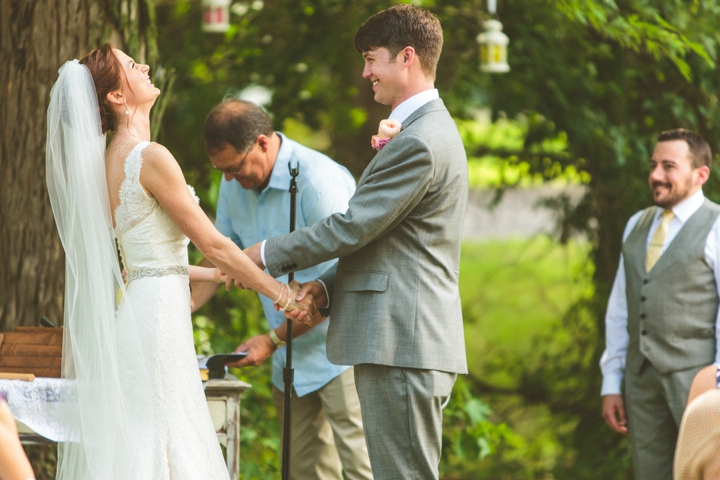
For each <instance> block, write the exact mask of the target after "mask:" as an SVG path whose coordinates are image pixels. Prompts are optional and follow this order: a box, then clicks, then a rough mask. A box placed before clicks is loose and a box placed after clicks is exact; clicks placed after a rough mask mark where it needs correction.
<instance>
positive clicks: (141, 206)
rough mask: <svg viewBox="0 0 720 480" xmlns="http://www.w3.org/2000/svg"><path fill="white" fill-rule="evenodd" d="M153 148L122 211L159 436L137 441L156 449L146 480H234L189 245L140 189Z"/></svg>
mask: <svg viewBox="0 0 720 480" xmlns="http://www.w3.org/2000/svg"><path fill="white" fill-rule="evenodd" d="M149 144H150V142H141V143H139V144H138V145H136V146H135V148H134V149H133V150H132V151H131V152H130V154H129V155H128V157H127V159H126V161H125V180H124V181H123V184H122V186H121V187H120V205H118V207H117V209H116V210H115V221H116V227H115V236H116V238H117V241H118V245H119V248H120V254H121V257H122V262H123V265H124V267H125V269H126V270H127V281H128V284H127V288H126V295H127V296H128V299H129V300H130V302H129V303H130V305H131V306H132V307H131V308H132V309H133V312H134V314H135V317H136V318H137V319H138V332H137V333H138V336H137V338H138V339H139V341H140V343H141V344H142V352H143V356H144V359H143V362H142V363H143V364H144V365H145V368H146V369H147V372H148V374H149V380H150V385H151V389H152V391H150V392H145V393H146V394H148V395H152V400H151V401H152V404H153V405H152V408H153V411H154V419H155V420H154V424H153V430H154V431H148V432H147V438H144V439H137V441H139V442H141V443H143V444H145V446H146V447H147V449H148V452H147V453H148V455H147V456H145V458H146V463H148V465H146V466H144V467H143V470H145V471H144V472H143V474H144V475H143V476H142V479H147V480H150V479H152V480H170V479H172V480H185V479H187V480H219V479H228V478H229V475H228V471H227V469H226V467H225V463H224V460H223V457H222V452H221V450H220V445H219V443H218V440H217V435H216V433H215V430H214V428H213V424H212V421H211V419H210V413H209V411H208V407H207V403H206V401H205V395H204V392H203V389H202V383H201V380H200V373H199V370H198V364H197V359H196V356H195V347H194V343H193V331H192V324H191V321H190V290H189V283H188V271H189V269H188V254H187V245H188V242H189V240H188V238H187V237H186V236H185V235H184V234H183V233H182V232H181V231H180V229H179V228H178V227H177V226H176V225H175V224H174V223H173V222H172V220H171V219H170V218H169V217H168V215H167V214H166V213H165V211H164V210H163V209H162V207H161V206H160V205H159V203H158V202H157V200H155V199H154V198H151V197H149V196H148V195H147V194H146V193H145V191H144V190H143V187H142V186H141V185H140V180H139V179H140V170H141V169H142V162H143V157H142V152H143V150H144V149H145V148H146V147H147V146H148V145H149ZM188 188H190V189H191V191H192V192H193V195H194V191H193V190H192V187H188ZM195 198H196V200H197V197H195ZM123 377H124V378H125V380H124V381H130V382H131V383H130V384H128V385H124V387H125V388H127V389H128V390H131V389H133V388H134V385H133V384H132V379H131V378H129V377H128V376H123Z"/></svg>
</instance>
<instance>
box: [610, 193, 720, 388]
mask: <svg viewBox="0 0 720 480" xmlns="http://www.w3.org/2000/svg"><path fill="white" fill-rule="evenodd" d="M657 209H658V207H650V208H647V209H645V211H644V212H643V214H642V216H641V217H640V220H639V221H638V223H637V225H636V226H635V228H634V229H633V231H632V232H631V233H630V235H629V236H628V238H627V240H626V241H625V243H624V244H623V249H622V253H623V259H624V265H625V275H626V278H627V287H626V293H627V304H628V324H627V328H628V333H629V335H630V343H629V345H628V351H627V366H626V369H627V371H629V372H633V373H639V371H640V367H641V366H642V363H643V361H644V359H645V358H647V359H648V360H649V361H650V363H652V364H653V366H655V368H657V369H658V371H660V373H663V374H665V373H670V372H676V371H679V370H685V369H688V368H692V367H697V366H700V365H709V364H711V363H712V362H713V361H714V360H715V319H716V315H717V311H718V294H717V286H716V284H715V275H714V273H713V270H712V268H710V266H709V265H708V264H707V262H706V260H705V243H706V241H707V236H708V233H710V228H712V225H713V223H714V222H715V219H716V218H717V216H718V214H720V205H717V204H715V203H712V202H710V201H709V200H707V199H706V200H705V202H704V203H703V204H702V206H701V207H700V208H699V209H698V210H697V211H696V212H695V213H694V214H693V215H692V216H691V217H690V218H689V219H688V220H687V222H685V225H683V227H682V228H681V229H680V231H679V232H678V234H677V236H676V237H675V238H674V239H673V241H672V242H671V243H670V245H668V247H667V249H666V250H665V252H663V254H662V255H661V256H660V259H659V260H658V261H657V263H656V264H655V266H653V268H652V269H651V270H650V272H648V273H646V272H645V254H646V249H647V247H646V244H647V238H648V232H649V230H650V225H651V224H652V221H653V218H654V217H655V214H656V212H657Z"/></svg>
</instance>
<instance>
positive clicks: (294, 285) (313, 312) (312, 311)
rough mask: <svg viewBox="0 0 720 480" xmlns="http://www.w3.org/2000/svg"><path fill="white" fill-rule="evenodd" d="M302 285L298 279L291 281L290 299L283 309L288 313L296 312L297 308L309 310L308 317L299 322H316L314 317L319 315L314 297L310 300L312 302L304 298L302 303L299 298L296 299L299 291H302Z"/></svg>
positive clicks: (289, 288)
mask: <svg viewBox="0 0 720 480" xmlns="http://www.w3.org/2000/svg"><path fill="white" fill-rule="evenodd" d="M301 287H302V284H301V283H299V282H298V281H297V280H293V281H292V282H290V284H289V285H287V289H288V299H287V301H286V303H285V306H284V307H283V310H284V311H286V312H288V313H291V312H295V311H297V310H300V311H303V312H307V317H305V319H304V320H302V321H300V322H299V323H304V324H307V325H312V324H313V323H314V322H313V318H315V317H316V316H318V315H319V314H318V308H317V305H316V304H315V299H314V298H312V299H311V300H310V304H306V303H304V302H305V300H303V303H300V302H298V301H297V300H295V298H296V297H297V294H298V292H300V288H301ZM305 298H306V299H307V298H308V297H305Z"/></svg>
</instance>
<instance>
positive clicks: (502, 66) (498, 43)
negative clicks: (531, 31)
mask: <svg viewBox="0 0 720 480" xmlns="http://www.w3.org/2000/svg"><path fill="white" fill-rule="evenodd" d="M484 27H485V31H484V32H483V33H481V34H480V35H478V36H477V42H478V43H479V44H480V69H481V70H482V71H483V72H489V73H505V72H509V71H510V65H508V63H507V46H508V43H510V39H509V38H508V36H507V35H505V34H504V33H503V32H502V29H503V26H502V23H500V22H499V21H498V20H493V19H490V20H486V21H485V23H484Z"/></svg>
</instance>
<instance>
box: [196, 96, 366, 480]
mask: <svg viewBox="0 0 720 480" xmlns="http://www.w3.org/2000/svg"><path fill="white" fill-rule="evenodd" d="M203 139H204V141H205V149H206V151H207V154H208V157H209V158H210V163H211V164H212V166H213V167H214V168H216V169H218V170H221V171H222V172H223V174H224V179H223V181H222V184H221V185H220V195H219V198H218V207H217V218H216V220H215V227H217V229H218V231H220V232H221V233H223V234H224V235H226V236H228V237H229V238H230V239H232V240H233V241H234V242H235V243H236V244H237V245H238V246H239V247H240V248H243V247H247V246H250V245H253V244H254V243H255V242H258V241H260V240H262V239H263V238H266V237H267V236H273V235H281V234H283V233H286V232H287V231H288V229H289V226H290V193H289V192H288V188H289V186H290V173H289V171H288V162H291V163H292V164H293V165H299V167H300V176H299V177H298V194H297V205H298V207H297V215H296V224H297V226H298V227H305V226H308V225H312V224H314V223H315V222H317V221H319V220H321V219H322V218H324V217H326V216H328V215H330V214H332V213H335V212H344V211H345V210H346V209H347V202H348V199H349V198H350V197H351V196H352V194H353V192H354V191H355V180H354V179H353V177H352V175H351V174H350V172H348V171H347V169H346V168H345V167H343V166H341V165H339V164H337V163H335V162H334V161H332V160H331V159H330V158H328V157H327V156H325V155H323V154H322V153H320V152H316V151H314V150H311V149H309V148H306V147H304V146H302V145H300V144H299V143H297V142H294V141H293V140H291V139H289V138H287V137H286V136H285V135H283V134H282V133H280V132H276V131H274V129H273V126H272V121H271V120H270V117H268V115H267V114H266V113H265V112H264V111H263V110H262V109H261V108H260V107H258V106H257V105H255V104H253V103H250V102H246V101H242V100H230V101H226V102H224V103H222V104H220V105H218V106H217V107H215V108H214V109H213V110H212V111H211V112H210V113H209V114H208V116H207V119H206V120H205V128H204V131H203ZM204 263H205V264H207V261H205V262H204ZM335 263H336V260H329V261H327V262H323V263H322V264H320V265H318V266H316V267H312V268H308V269H306V270H303V271H300V272H297V275H296V279H297V280H298V281H301V282H302V281H309V280H314V279H316V278H317V277H318V276H319V275H320V274H321V273H322V272H323V271H325V270H326V269H328V268H330V267H331V266H333V265H334V264H335ZM281 281H283V282H286V281H287V279H286V278H285V279H281ZM216 290H217V285H212V284H209V283H208V282H205V283H204V284H200V283H198V284H197V285H193V290H192V291H193V297H194V298H195V303H196V305H197V306H198V307H200V306H201V305H202V304H204V303H205V302H206V301H207V300H208V299H209V298H210V297H211V296H212V295H213V294H214V293H215V291H216ZM260 300H261V302H262V305H263V309H264V311H265V317H266V319H267V321H268V324H269V326H270V331H269V333H267V334H264V335H258V336H255V337H252V338H249V339H247V340H245V341H244V342H243V343H242V344H241V345H240V346H238V348H237V349H236V351H239V352H247V354H248V355H247V357H246V358H245V359H243V360H241V361H240V362H238V363H237V364H234V365H231V366H237V367H242V366H247V365H260V364H261V363H262V362H264V361H265V360H266V359H267V358H268V357H270V356H271V355H272V359H273V360H272V362H273V378H272V382H273V401H274V403H275V406H276V408H277V412H278V416H279V417H280V423H281V431H282V423H283V421H284V419H283V412H284V410H283V391H284V388H285V385H284V382H283V375H282V374H283V369H284V368H285V360H286V357H285V356H286V349H285V340H286V339H287V335H286V334H287V331H286V327H287V325H286V323H285V317H284V316H283V314H282V312H276V311H275V309H274V308H273V302H272V300H269V299H268V298H266V297H263V296H260ZM327 328H328V323H327V322H324V323H323V324H321V325H320V326H318V327H317V328H315V329H313V330H312V331H308V330H309V327H307V326H305V325H299V326H297V327H296V328H295V329H294V330H293V337H297V336H298V335H302V336H300V337H298V338H296V339H294V342H293V367H294V370H295V379H294V382H293V387H294V390H295V392H294V393H295V398H294V399H293V405H292V406H293V414H292V427H291V432H292V438H291V445H292V448H291V458H290V478H291V479H294V480H316V479H317V480H342V478H343V476H342V471H341V470H343V471H344V472H345V476H346V478H347V479H348V480H366V479H371V478H372V472H371V469H370V461H369V459H368V452H367V446H366V445H365V438H364V435H363V426H362V420H361V415H360V403H359V401H358V396H357V391H356V390H355V379H354V376H353V370H352V369H351V368H349V367H347V366H339V365H333V364H331V363H330V362H329V361H328V359H327V353H326V340H327ZM305 332H307V333H305Z"/></svg>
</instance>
